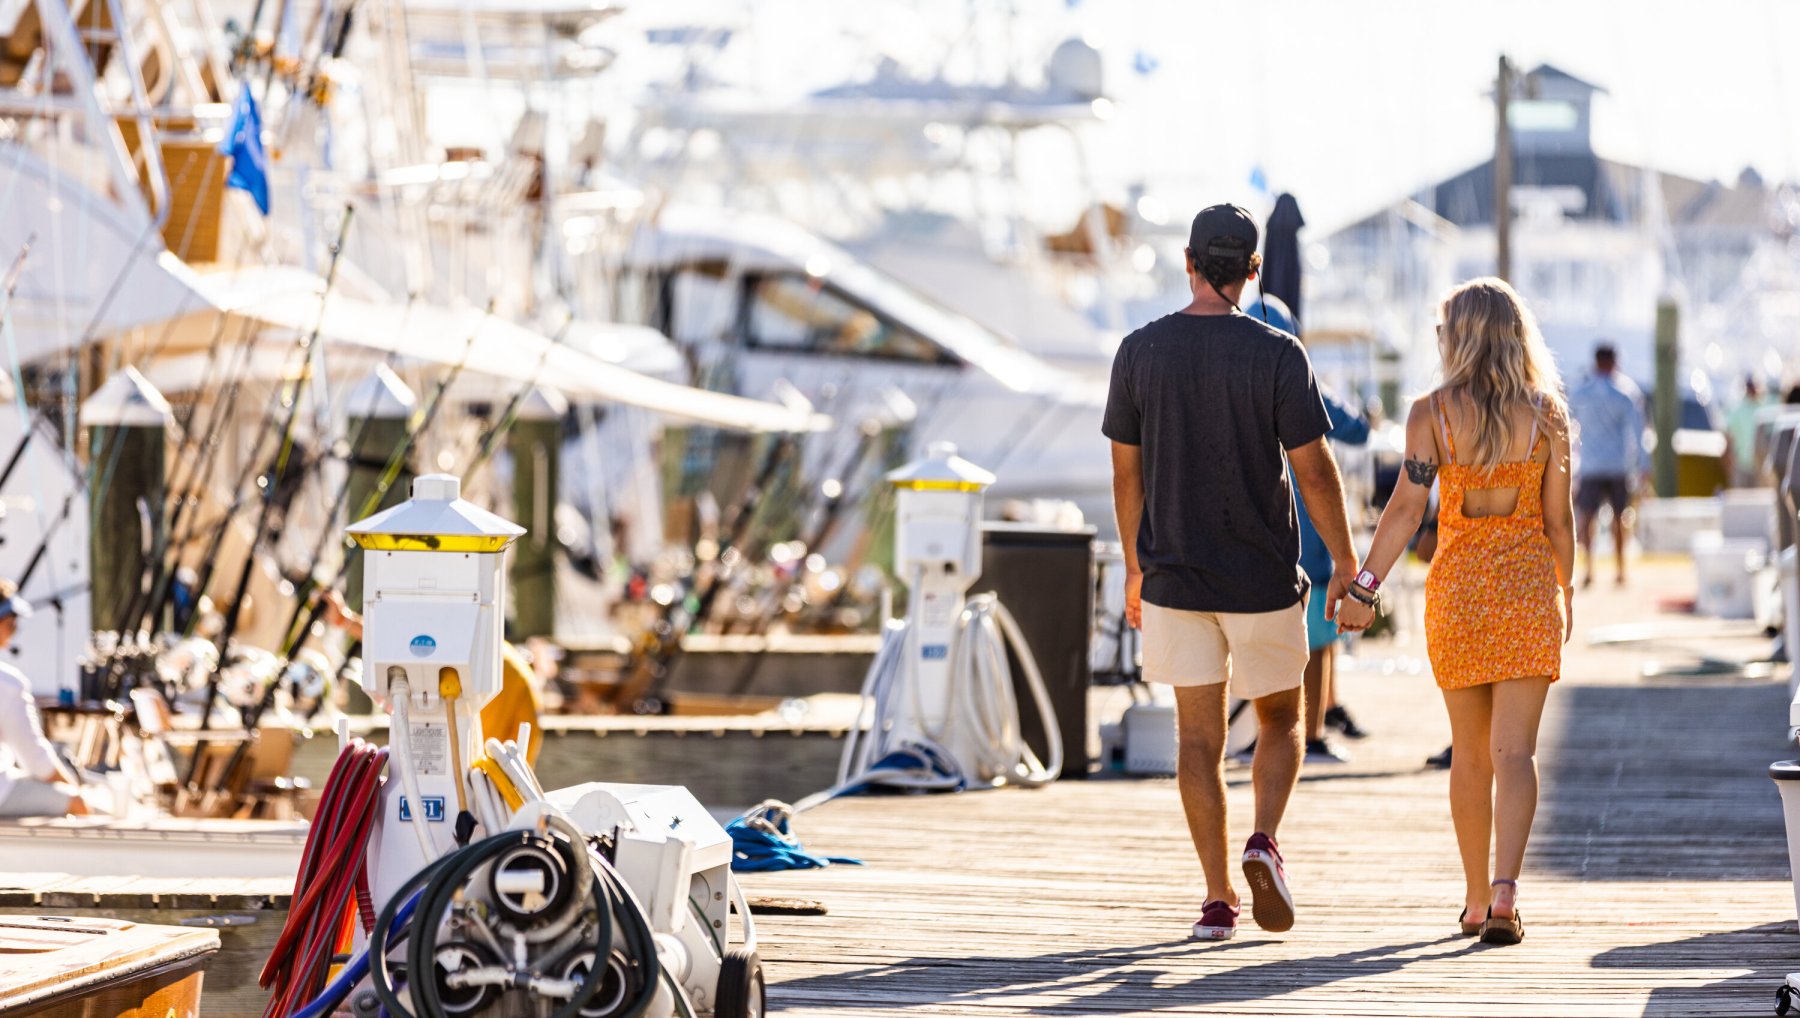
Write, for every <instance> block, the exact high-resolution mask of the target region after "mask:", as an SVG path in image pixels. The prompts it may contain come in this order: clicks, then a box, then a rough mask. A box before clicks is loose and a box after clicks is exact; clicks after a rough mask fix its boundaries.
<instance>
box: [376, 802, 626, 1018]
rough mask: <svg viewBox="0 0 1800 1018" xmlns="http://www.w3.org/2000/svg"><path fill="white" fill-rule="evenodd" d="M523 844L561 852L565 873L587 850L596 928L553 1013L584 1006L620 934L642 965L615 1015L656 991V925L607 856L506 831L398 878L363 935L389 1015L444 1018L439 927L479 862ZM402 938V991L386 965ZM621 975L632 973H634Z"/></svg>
mask: <svg viewBox="0 0 1800 1018" xmlns="http://www.w3.org/2000/svg"><path fill="white" fill-rule="evenodd" d="M526 845H531V846H536V847H539V848H546V849H548V850H551V851H554V852H556V853H557V854H558V855H559V856H561V857H562V858H563V860H564V863H565V865H567V867H568V870H569V873H570V875H571V876H573V875H574V873H575V872H576V871H577V870H578V869H579V868H580V867H581V865H582V863H583V861H584V859H583V857H584V856H585V862H586V864H587V866H588V870H589V873H590V882H589V898H590V901H591V907H592V908H593V909H594V913H595V923H594V924H595V929H596V931H597V933H598V934H599V935H598V937H597V938H596V940H595V941H594V943H592V944H591V945H590V944H582V945H579V946H578V947H577V948H576V950H577V951H583V952H585V951H589V950H591V951H592V952H593V957H594V960H593V962H592V963H591V964H590V965H589V966H588V971H587V975H586V977H585V978H584V979H583V980H582V983H581V985H580V986H578V987H577V988H576V991H575V994H574V996H572V997H571V998H570V999H569V1000H568V1001H567V1002H565V1003H564V1004H563V1006H562V1007H560V1008H558V1009H557V1010H556V1011H555V1012H554V1014H553V1015H552V1018H576V1016H578V1015H579V1014H580V1012H581V1009H582V1008H583V1007H585V1006H587V1004H588V1002H589V1001H591V1000H592V999H593V996H594V994H595V993H596V992H597V991H598V990H599V989H600V986H601V983H602V982H604V980H605V978H606V975H607V971H608V964H607V962H608V959H609V958H610V957H611V956H612V953H613V947H614V944H615V942H616V941H619V940H623V942H624V946H625V948H626V950H627V953H628V955H629V956H630V957H631V958H633V959H635V960H636V961H637V962H638V964H639V967H640V972H639V973H638V975H637V979H636V980H635V981H636V983H637V986H636V990H637V992H636V993H635V994H634V995H633V996H632V997H631V998H630V999H629V1000H628V1001H627V1002H626V1004H625V1006H624V1007H622V1008H621V1009H620V1010H619V1011H618V1012H617V1014H616V1018H638V1016H640V1015H642V1014H643V1012H644V1010H645V1009H646V1008H648V1007H649V1005H650V1003H651V1001H652V1000H653V999H654V998H655V996H656V990H657V984H658V980H659V978H660V974H661V963H660V961H659V959H658V958H657V953H656V941H655V937H654V932H653V931H652V930H651V929H650V927H649V924H648V923H647V922H646V921H645V920H644V918H643V911H642V909H641V908H640V907H639V906H638V904H637V901H636V899H635V898H634V897H633V896H632V894H631V889H630V888H629V887H628V886H626V884H625V882H624V880H623V879H622V878H621V877H620V876H619V875H618V872H617V871H616V870H614V869H613V867H612V865H611V864H610V863H609V862H607V860H606V859H605V858H603V857H602V856H600V855H599V854H598V853H595V852H593V851H591V850H589V849H588V848H587V847H586V846H585V845H584V844H582V843H581V842H578V841H572V840H569V839H567V838H551V837H547V836H545V835H542V834H538V833H536V832H534V831H506V832H503V833H501V834H496V835H494V836H492V837H489V838H484V839H482V840H481V841H478V842H475V843H474V844H472V845H469V846H467V847H465V848H460V849H457V850H455V851H452V852H450V853H449V854H447V855H445V856H443V857H442V858H440V859H438V860H437V861H435V862H433V863H432V864H431V865H430V866H427V867H426V868H425V869H423V870H421V871H419V872H418V873H416V874H414V875H413V876H412V878H411V879H409V880H407V881H406V883H405V884H403V885H401V887H400V888H399V889H398V890H397V891H395V892H394V894H393V896H392V897H390V898H389V899H388V902H387V904H386V905H384V906H383V907H382V909H381V912H380V914H379V915H378V916H377V918H376V920H375V927H374V929H373V930H371V931H370V934H369V982H370V984H371V985H372V986H373V987H374V989H375V994H376V996H377V997H379V998H380V999H381V1003H382V1005H383V1006H384V1007H386V1008H387V1009H388V1011H389V1013H390V1014H393V1015H395V1016H396V1018H444V1016H445V1015H446V1012H445V1010H444V1008H443V1002H442V1001H441V1000H440V999H439V997H438V987H437V980H436V978H435V976H434V974H433V972H434V968H435V965H436V953H437V949H438V946H439V945H438V940H437V930H438V926H439V925H440V924H441V923H442V921H443V917H444V915H445V914H446V912H447V911H448V910H449V909H450V907H451V906H452V905H453V904H454V902H455V900H456V898H457V896H458V893H459V892H460V891H461V890H462V889H463V887H464V886H465V885H466V884H467V883H468V881H469V879H470V878H471V877H472V876H473V875H474V874H475V872H476V871H477V870H478V869H480V868H481V867H482V866H484V865H488V864H490V863H492V862H493V861H494V860H496V859H497V858H498V857H499V856H500V855H502V854H504V853H505V852H507V851H510V850H512V849H514V848H518V847H521V846H526ZM415 893H417V895H418V904H417V906H416V907H415V908H414V910H413V913H412V916H411V918H410V920H409V921H408V923H407V924H406V926H405V927H403V928H401V929H399V930H396V929H394V924H395V916H396V914H397V913H398V911H399V909H400V906H401V903H402V902H404V901H406V900H408V899H410V898H411V897H412V896H413V895H414V894H415ZM571 907H590V906H589V905H580V906H571ZM401 939H405V940H406V941H407V944H406V989H405V992H404V994H402V992H401V990H400V989H399V988H397V987H396V986H395V985H394V979H393V975H392V973H391V972H390V971H389V967H388V952H389V951H391V950H393V949H394V947H395V946H397V945H398V943H399V942H400V940H401ZM571 953H574V952H571ZM626 975H627V977H628V978H630V977H631V976H632V973H629V972H628V973H626Z"/></svg>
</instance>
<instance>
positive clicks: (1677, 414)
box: [1651, 297, 1681, 498]
mask: <svg viewBox="0 0 1800 1018" xmlns="http://www.w3.org/2000/svg"><path fill="white" fill-rule="evenodd" d="M1680 351H1681V313H1680V311H1679V310H1677V308H1676V305H1675V301H1674V300H1673V299H1672V298H1669V297H1664V298H1663V299H1662V300H1659V301H1657V302H1656V389H1655V392H1656V406H1655V407H1654V408H1653V410H1654V417H1653V420H1652V423H1653V424H1654V425H1655V427H1656V455H1655V457H1654V458H1652V460H1651V467H1652V473H1651V479H1652V480H1653V481H1654V482H1655V485H1656V494H1657V497H1658V498H1674V497H1675V493H1676V490H1677V489H1678V488H1679V487H1680V483H1679V482H1680V464H1679V462H1678V461H1677V459H1676V456H1675V429H1676V428H1677V427H1679V426H1680V423H1681V393H1680V392H1679V391H1678V389H1677V387H1676V375H1677V372H1679V371H1680V370H1681V361H1680V358H1681V352H1680Z"/></svg>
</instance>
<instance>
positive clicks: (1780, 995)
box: [721, 977, 1794, 1014]
mask: <svg viewBox="0 0 1800 1018" xmlns="http://www.w3.org/2000/svg"><path fill="white" fill-rule="evenodd" d="M721 978H723V977H721ZM1793 1009H1794V988H1793V987H1791V986H1788V985H1787V984H1785V983H1783V984H1782V985H1780V986H1778V987H1776V988H1775V1013H1776V1014H1787V1013H1788V1012H1789V1011H1792V1010H1793Z"/></svg>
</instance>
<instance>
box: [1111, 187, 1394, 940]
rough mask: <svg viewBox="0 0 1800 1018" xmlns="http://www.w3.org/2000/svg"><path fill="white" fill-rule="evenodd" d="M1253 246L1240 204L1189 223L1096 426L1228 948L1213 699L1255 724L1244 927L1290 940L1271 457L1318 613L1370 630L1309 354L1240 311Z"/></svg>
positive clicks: (1207, 922)
mask: <svg viewBox="0 0 1800 1018" xmlns="http://www.w3.org/2000/svg"><path fill="white" fill-rule="evenodd" d="M1256 245H1257V230H1256V224H1255V222H1254V221H1253V220H1252V219H1251V218H1250V215H1249V213H1247V212H1245V211H1244V210H1243V209H1241V208H1238V207H1237V206H1234V205H1214V206H1212V207H1210V208H1207V209H1204V210H1202V211H1201V212H1200V214H1199V215H1198V216H1196V217H1195V218H1194V224H1193V229H1192V231H1191V232H1190V234H1189V240H1188V249H1187V252H1186V257H1187V270H1188V284H1189V288H1190V291H1191V292H1192V295H1193V300H1192V301H1191V302H1190V303H1189V304H1188V306H1187V307H1185V308H1183V309H1182V310H1181V311H1179V312H1177V313H1175V314H1171V315H1166V316H1164V317H1163V318H1160V319H1158V320H1156V321H1154V322H1151V323H1150V324H1148V325H1146V326H1144V327H1143V328H1141V329H1139V330H1138V331H1136V332H1134V333H1132V334H1131V335H1130V336H1127V337H1126V338H1125V341H1124V342H1123V343H1122V344H1120V346H1119V352H1118V354H1117V356H1116V357H1115V359H1114V361H1113V373H1112V388H1111V391H1110V393H1109V395H1108V397H1107V405H1106V415H1105V419H1104V422H1103V425H1102V431H1104V432H1105V434H1106V436H1107V437H1108V438H1110V439H1111V440H1112V450H1113V501H1114V505H1115V508H1116V510H1117V512H1118V521H1119V536H1120V540H1121V541H1122V542H1123V543H1124V549H1125V561H1126V569H1127V574H1128V578H1127V580H1126V584H1127V587H1126V615H1127V618H1128V620H1129V621H1130V622H1131V624H1132V625H1135V626H1138V627H1140V628H1141V629H1142V630H1143V632H1144V642H1143V648H1144V649H1143V655H1144V677H1145V678H1146V679H1148V680H1150V681H1152V682H1162V683H1167V684H1168V685H1170V686H1173V687H1174V688H1175V702H1176V712H1177V717H1178V719H1179V726H1180V743H1179V757H1178V762H1177V771H1178V782H1179V785H1180V788H1181V801H1182V806H1183V808H1184V809H1185V811H1186V813H1187V822H1188V830H1189V833H1190V834H1191V835H1192V836H1193V839H1194V848H1195V851H1196V852H1197V853H1198V854H1199V857H1200V867H1201V870H1202V871H1203V872H1204V873H1205V878H1206V897H1205V899H1204V902H1203V904H1202V912H1201V917H1200V920H1199V921H1198V922H1196V923H1195V924H1194V928H1193V934H1194V936H1195V937H1196V938H1199V939H1205V940H1226V939H1229V938H1230V937H1231V936H1233V935H1234V934H1235V933H1236V931H1237V917H1238V912H1239V900H1238V895H1237V891H1236V890H1234V889H1233V887H1232V884H1231V876H1230V872H1229V867H1228V866H1227V862H1226V854H1227V845H1228V833H1227V831H1226V819H1225V777H1224V757H1225V732H1226V721H1225V708H1226V694H1227V691H1228V689H1229V691H1230V692H1231V693H1233V694H1234V695H1236V696H1238V697H1241V698H1244V699H1248V700H1250V701H1251V702H1252V703H1254V704H1255V708H1256V714H1257V719H1258V723H1259V726H1260V731H1259V732H1258V735H1257V740H1256V755H1255V758H1254V760H1253V761H1252V764H1251V769H1252V777H1253V783H1254V787H1255V792H1256V830H1255V832H1254V833H1253V834H1251V836H1250V839H1249V842H1248V843H1247V844H1246V845H1245V847H1244V852H1243V856H1242V865H1243V871H1244V877H1245V879H1246V881H1247V882H1248V883H1249V885H1250V890H1251V899H1252V900H1251V913H1252V915H1254V916H1255V918H1256V922H1257V924H1258V925H1259V926H1261V927H1262V928H1263V929H1265V930H1270V931H1272V932H1281V931H1283V930H1287V929H1289V928H1291V927H1292V926H1293V924H1294V905H1293V898H1292V896H1291V895H1290V894H1289V892H1288V889H1287V880H1286V874H1285V872H1284V870H1283V865H1282V859H1281V854H1280V851H1279V849H1278V848H1277V847H1276V843H1275V832H1276V828H1277V827H1278V826H1279V825H1280V823H1281V817H1282V814H1283V813H1284V812H1285V811H1286V808H1287V802H1288V798H1289V796H1290V795H1292V793H1293V790H1294V783H1295V781H1296V780H1297V779H1298V777H1299V772H1300V761H1301V728H1300V719H1301V715H1302V693H1301V682H1302V678H1303V675H1304V672H1305V668H1306V661H1307V642H1306V614H1305V603H1306V602H1305V599H1306V597H1307V596H1308V589H1307V582H1306V579H1305V574H1303V573H1301V572H1300V569H1299V558H1300V538H1299V532H1298V529H1297V524H1296V522H1295V518H1294V502H1293V491H1292V489H1291V488H1290V487H1289V486H1288V481H1287V471H1286V469H1284V463H1283V460H1284V456H1285V459H1286V461H1287V463H1289V464H1291V465H1292V468H1293V474H1294V478H1295V480H1296V482H1297V483H1298V485H1299V488H1300V493H1301V495H1302V496H1303V497H1304V498H1305V500H1306V507H1307V510H1308V512H1309V513H1310V515H1311V516H1312V519H1313V522H1314V524H1315V525H1316V526H1317V527H1318V530H1319V534H1320V536H1321V537H1322V538H1323V539H1324V541H1325V545H1326V547H1327V548H1328V549H1329V550H1330V552H1331V557H1332V566H1333V568H1332V574H1331V581H1330V583H1329V584H1328V586H1327V589H1326V590H1324V591H1312V593H1311V596H1314V597H1324V598H1326V613H1327V615H1328V616H1331V617H1335V619H1336V621H1337V622H1338V624H1339V625H1340V627H1342V628H1343V629H1344V630H1345V631H1351V630H1360V629H1363V628H1365V627H1367V626H1368V624H1369V623H1370V622H1371V621H1373V619H1374V607H1373V604H1372V603H1369V602H1363V601H1361V600H1357V599H1356V598H1357V597H1358V595H1357V594H1356V593H1355V592H1353V591H1352V590H1351V587H1350V584H1351V580H1352V579H1353V578H1354V577H1355V574H1356V556H1355V549H1354V548H1353V546H1352V545H1351V542H1350V523H1349V519H1348V517H1347V515H1346V514H1345V511H1344V493H1343V486H1342V483H1341V481H1340V478H1339V476H1338V470H1337V464H1336V462H1335V461H1334V460H1333V459H1332V456H1331V450H1330V449H1329V448H1328V447H1327V445H1326V442H1325V434H1326V432H1328V431H1329V430H1330V429H1331V420H1330V418H1329V416H1327V414H1326V411H1325V404H1324V401H1323V399H1322V398H1321V397H1320V395H1319V389H1318V385H1317V384H1316V383H1315V381H1314V379H1313V374H1312V366H1311V364H1310V362H1308V360H1307V357H1306V352H1305V350H1304V349H1303V348H1302V347H1301V346H1300V343H1299V341H1298V340H1297V339H1295V338H1294V337H1293V336H1291V335H1288V334H1287V333H1285V332H1282V331H1280V330H1279V329H1276V328H1273V327H1271V326H1269V325H1267V324H1265V323H1263V322H1261V321H1259V320H1257V319H1254V318H1252V317H1250V316H1247V315H1245V314H1244V313H1243V312H1241V311H1239V310H1238V302H1239V301H1240V300H1241V299H1242V297H1243V292H1244V287H1245V284H1246V283H1248V282H1249V280H1250V279H1251V278H1253V277H1254V276H1255V274H1256V270H1257V268H1258V265H1259V262H1260V259H1259V257H1258V256H1257V254H1256V253H1255V252H1256Z"/></svg>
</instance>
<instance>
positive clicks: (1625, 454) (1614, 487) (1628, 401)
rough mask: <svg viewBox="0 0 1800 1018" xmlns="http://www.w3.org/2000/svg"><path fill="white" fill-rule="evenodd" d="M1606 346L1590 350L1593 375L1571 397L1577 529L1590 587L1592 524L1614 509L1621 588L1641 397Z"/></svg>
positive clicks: (1640, 462)
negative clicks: (1576, 449) (1606, 509)
mask: <svg viewBox="0 0 1800 1018" xmlns="http://www.w3.org/2000/svg"><path fill="white" fill-rule="evenodd" d="M1618 368H1619V353H1618V351H1617V350H1615V349H1614V348H1613V346H1612V344H1610V343H1601V344H1599V345H1598V346H1596V347H1594V373H1593V374H1591V375H1589V376H1588V378H1587V380H1586V381H1584V382H1582V383H1581V385H1580V386H1578V387H1577V388H1576V389H1575V391H1574V392H1573V393H1571V394H1570V396H1569V409H1570V411H1571V412H1572V413H1573V414H1574V415H1575V428H1576V434H1577V436H1578V437H1579V439H1580V448H1581V454H1580V456H1579V457H1578V458H1577V461H1576V471H1577V474H1576V478H1575V528H1576V533H1577V535H1578V536H1579V538H1580V542H1581V553H1582V558H1583V559H1584V560H1585V562H1586V564H1587V568H1586V570H1585V571H1584V573H1583V576H1582V581H1581V585H1582V586H1584V587H1586V586H1591V585H1592V584H1593V582H1594V519H1595V517H1597V516H1598V515H1599V514H1600V506H1601V505H1602V504H1605V505H1607V506H1610V507H1611V508H1612V515H1613V524H1612V532H1613V553H1614V555H1615V557H1616V559H1617V561H1618V569H1619V571H1618V583H1619V586H1621V587H1623V586H1624V585H1625V542H1626V541H1627V540H1628V539H1629V538H1630V536H1631V516H1632V514H1631V502H1632V497H1633V496H1634V495H1635V494H1636V490H1637V487H1638V483H1639V481H1640V479H1641V478H1642V477H1643V475H1644V394H1643V393H1642V392H1641V391H1639V389H1638V387H1637V384H1636V383H1634V382H1633V381H1632V380H1631V379H1629V378H1626V377H1625V376H1624V375H1622V374H1620V373H1619V370H1618Z"/></svg>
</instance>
